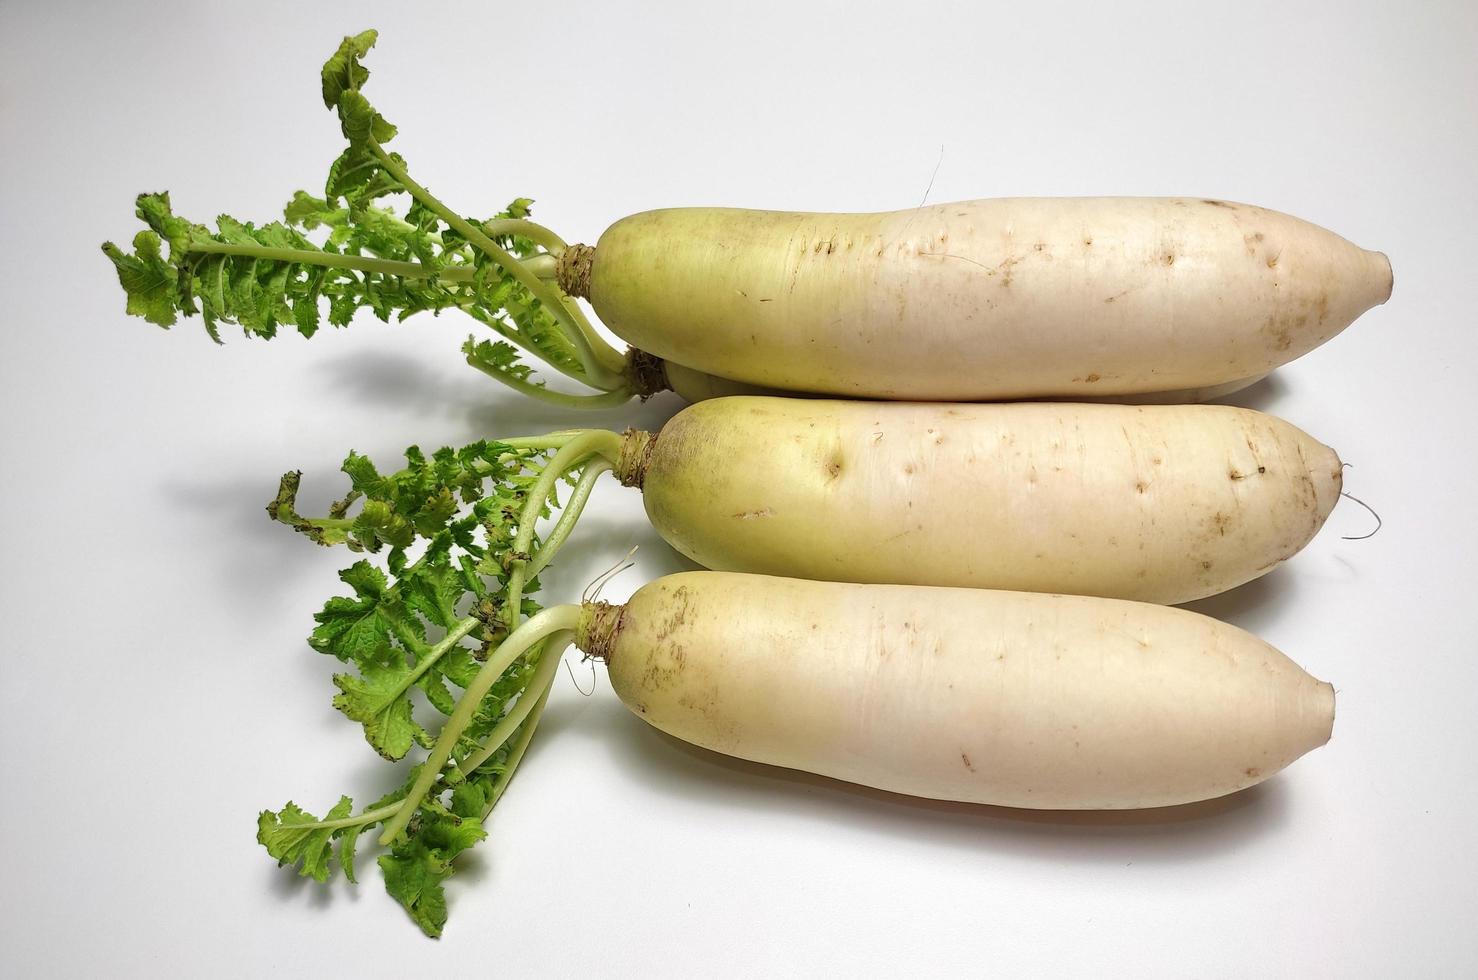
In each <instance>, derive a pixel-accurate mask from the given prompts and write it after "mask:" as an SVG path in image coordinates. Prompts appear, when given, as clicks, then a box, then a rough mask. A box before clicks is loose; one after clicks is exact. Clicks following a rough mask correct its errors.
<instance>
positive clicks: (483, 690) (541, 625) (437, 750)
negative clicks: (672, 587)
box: [380, 605, 581, 844]
mask: <svg viewBox="0 0 1478 980" xmlns="http://www.w3.org/2000/svg"><path fill="white" fill-rule="evenodd" d="M580 615H581V611H580V607H579V606H577V605H565V606H553V607H551V608H549V609H545V610H543V611H542V612H540V613H538V614H536V615H535V616H533V617H531V618H530V619H529V621H528V622H527V623H525V624H523V626H520V627H519V628H518V629H516V630H514V631H513V632H512V633H510V634H509V635H508V638H507V639H505V640H504V641H503V643H502V644H501V645H500V646H499V647H498V649H497V650H496V651H494V653H493V655H492V656H490V657H489V658H488V659H487V661H486V662H485V663H484V664H483V665H482V667H481V668H480V669H479V670H478V672H477V675H476V676H475V677H473V678H472V683H470V684H468V685H467V690H466V691H465V692H464V693H463V694H462V699H461V700H460V701H458V702H457V706H456V708H455V709H453V711H452V713H451V716H450V717H449V718H447V721H446V724H445V725H443V726H442V729H441V734H440V735H439V736H438V737H437V739H436V744H435V745H434V746H433V747H432V749H431V753H430V755H428V756H427V757H426V761H425V762H423V763H422V764H421V770H420V772H419V774H418V775H417V776H416V781H415V782H414V783H413V784H412V785H411V789H410V792H408V793H406V795H405V799H404V800H403V801H402V802H401V808H400V810H398V811H397V812H396V814H395V816H394V817H392V818H391V819H390V820H389V821H387V822H386V824H385V829H384V831H383V832H382V833H381V834H380V843H381V844H389V843H390V842H391V841H393V840H395V838H396V837H398V836H400V833H401V832H402V831H403V830H405V826H406V824H407V823H409V822H410V819H411V816H412V815H413V814H414V813H415V812H416V809H417V808H418V807H419V806H420V805H421V801H422V800H423V799H425V798H426V793H427V792H428V791H429V790H430V789H431V786H432V784H433V783H435V782H436V780H437V777H438V776H439V775H440V773H441V769H442V767H443V766H445V765H446V763H447V760H448V759H449V758H451V754H452V750H453V749H454V748H456V745H457V740H458V739H459V738H461V737H462V732H463V731H465V730H466V728H467V725H468V724H469V723H470V722H471V721H472V716H473V714H474V713H475V712H476V711H477V706H478V705H479V704H481V703H482V699H483V698H484V697H486V696H487V693H488V691H490V690H492V687H493V685H494V684H495V683H497V681H498V678H499V677H502V676H503V673H504V671H506V670H507V669H508V668H509V667H511V666H512V665H513V662H514V661H515V660H517V659H518V658H519V657H521V656H523V654H524V653H526V652H527V651H529V650H530V649H532V648H533V647H534V646H536V645H537V644H539V643H540V642H542V641H543V640H544V639H546V638H549V637H552V636H554V635H555V634H560V633H569V634H570V635H571V636H573V634H574V631H575V629H576V628H577V627H578V626H579V624H580ZM554 650H555V648H554V646H553V645H551V646H550V647H549V648H548V649H546V650H545V651H544V655H545V656H546V657H547V656H555V655H556V654H555V652H554ZM560 650H563V647H561V648H560Z"/></svg>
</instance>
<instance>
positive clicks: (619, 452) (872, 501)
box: [292, 397, 1341, 603]
mask: <svg viewBox="0 0 1478 980" xmlns="http://www.w3.org/2000/svg"><path fill="white" fill-rule="evenodd" d="M541 438H542V440H543V441H542V442H539V443H538V444H539V445H541V446H547V447H556V448H554V449H553V450H546V451H548V452H551V455H550V456H549V458H548V459H547V461H544V462H541V463H540V466H541V467H542V469H541V472H540V477H539V479H540V481H541V482H540V483H538V484H532V485H531V486H530V490H529V496H528V498H527V499H526V501H525V504H524V507H525V513H524V515H523V517H522V518H521V522H520V525H521V526H524V527H529V528H532V526H533V523H534V521H535V520H536V519H537V514H536V513H535V512H534V511H533V508H536V507H541V506H543V504H544V495H545V494H547V492H548V491H549V490H550V489H552V488H553V487H554V486H555V484H556V481H557V480H560V479H569V480H571V481H573V482H574V485H575V490H574V491H573V492H572V493H571V495H570V499H569V501H568V502H567V503H566V505H565V508H564V511H563V513H562V514H561V516H560V519H559V521H558V522H557V523H556V524H555V526H554V528H553V529H552V530H551V532H550V533H549V535H548V541H547V543H548V547H547V548H546V549H545V551H544V552H543V553H542V554H540V555H534V554H532V552H530V551H529V549H528V548H525V547H518V546H515V548H514V551H515V553H516V554H517V555H523V554H525V553H527V554H528V555H529V564H528V567H527V569H526V573H527V575H528V576H533V575H537V574H538V573H539V571H541V570H542V569H543V567H544V566H545V565H546V564H547V563H548V561H549V559H550V558H551V557H552V555H553V552H554V549H557V548H558V547H559V546H560V545H561V544H562V543H563V542H564V540H565V539H566V538H567V537H568V536H569V534H570V531H571V528H572V527H573V526H574V524H575V522H576V521H577V520H578V519H579V515H580V509H581V508H582V507H583V506H584V503H585V501H586V500H587V499H588V497H589V494H590V492H591V489H592V487H593V486H594V483H595V481H597V480H598V479H600V477H601V474H602V473H604V472H606V471H614V472H615V475H616V476H617V478H618V479H619V480H620V481H621V482H622V483H623V484H626V485H628V486H634V487H639V488H640V489H641V491H642V495H643V502H644V505H645V507H646V512H647V515H648V517H649V518H650V520H651V522H652V526H653V527H654V528H655V529H656V530H657V532H658V533H659V534H660V535H661V536H662V537H663V538H664V539H666V540H667V541H668V543H670V544H671V545H672V546H673V547H675V548H676V549H677V550H678V551H680V552H682V553H683V554H684V555H686V556H687V557H689V558H691V559H693V560H694V561H695V562H697V563H698V564H700V565H703V566H704V567H707V568H711V569H719V570H726V571H743V572H758V573H763V574H768V575H781V576H789V577H795V578H810V579H828V580H833V581H850V582H891V583H902V584H912V585H948V586H971V587H976V588H996V589H1010V590H1020V591H1031V592H1064V593H1075V594H1086V595H1099V596H1112V597H1117V598H1124V599H1138V600H1142V601H1148V602H1161V603H1180V602H1188V601H1190V600H1193V599H1199V598H1203V597H1205V596H1209V595H1213V594H1215V593H1218V592H1222V591H1224V590H1226V589H1230V588H1232V587H1234V586H1237V585H1241V584H1243V583H1244V582H1247V581H1249V580H1251V579H1253V578H1256V577H1257V576H1260V575H1263V574H1265V573H1267V572H1268V571H1270V570H1271V569H1273V568H1275V567H1276V566H1277V565H1278V564H1279V563H1280V562H1282V561H1284V560H1286V559H1288V558H1289V557H1291V556H1292V555H1294V554H1295V553H1296V552H1298V551H1299V550H1300V549H1301V548H1303V546H1304V545H1306V544H1307V543H1308V542H1309V540H1310V539H1311V538H1312V537H1313V536H1314V534H1315V533H1316V532H1317V531H1318V530H1319V528H1320V527H1321V526H1322V525H1323V523H1324V521H1325V518H1327V517H1328V515H1329V513H1330V511H1331V509H1332V508H1333V506H1334V504H1335V502H1336V500H1337V499H1338V496H1339V493H1340V487H1341V466H1340V461H1339V458H1338V456H1336V455H1335V453H1334V451H1333V450H1331V449H1329V448H1328V447H1326V446H1324V445H1321V444H1320V443H1319V442H1317V441H1315V440H1314V439H1312V438H1310V437H1309V436H1308V435H1306V434H1305V433H1303V432H1302V431H1300V430H1299V429H1297V428H1295V427H1294V426H1292V425H1290V424H1288V423H1287V422H1284V421H1283V420H1281V419H1278V418H1275V417H1273V416H1270V415H1265V414H1263V413H1261V412H1256V411H1253V410H1250V409H1242V408H1232V407H1229V406H1219V405H1173V406H1172V405H1156V406H1126V405H1083V404H1056V403H1050V402H1032V403H1021V404H941V403H899V402H851V401H827V400H805V399H793V398H756V397H734V398H718V399H712V400H709V401H704V402H700V403H698V404H696V405H691V406H688V407H687V408H685V409H684V410H683V411H681V412H679V413H678V414H677V415H676V416H674V417H673V418H672V419H670V420H669V421H668V422H667V423H666V425H664V426H663V427H662V429H661V431H660V432H658V433H656V434H652V433H647V432H641V431H636V430H628V431H627V432H625V433H623V434H620V435H618V434H617V433H614V432H608V431H603V430H585V431H580V430H575V431H570V432H564V433H557V434H553V435H550V436H545V437H541ZM513 442H515V443H516V444H517V445H519V446H528V445H533V444H534V442H533V441H530V440H513ZM298 522H301V523H298ZM292 523H297V526H301V527H303V529H305V530H307V531H309V532H310V533H311V532H314V531H315V529H316V527H317V525H315V524H314V522H312V521H304V520H303V519H302V518H300V517H298V516H297V515H296V514H294V517H293V521H292ZM515 560H516V561H517V560H520V559H517V558H516V559H515ZM523 574H524V572H521V571H520V569H519V567H518V566H517V565H515V567H514V568H513V575H514V576H515V580H517V578H518V577H519V576H521V575H523Z"/></svg>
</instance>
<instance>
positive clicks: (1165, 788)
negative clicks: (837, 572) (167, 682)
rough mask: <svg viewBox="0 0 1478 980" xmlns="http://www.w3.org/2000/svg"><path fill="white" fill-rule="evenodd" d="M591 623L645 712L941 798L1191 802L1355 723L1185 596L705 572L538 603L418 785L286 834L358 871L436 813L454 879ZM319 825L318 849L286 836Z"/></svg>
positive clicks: (1260, 646) (1052, 803)
mask: <svg viewBox="0 0 1478 980" xmlns="http://www.w3.org/2000/svg"><path fill="white" fill-rule="evenodd" d="M572 642H573V643H574V644H575V646H577V647H578V648H579V649H581V650H583V651H585V652H586V654H587V655H589V656H591V657H593V658H595V659H597V660H600V661H603V662H605V663H606V664H607V667H608V670H609V675H610V679H611V685H612V687H613V688H614V689H615V691H616V694H617V695H618V696H619V697H620V699H621V701H622V702H623V703H624V704H625V705H626V706H627V707H628V708H630V709H631V710H632V711H633V712H634V713H635V714H636V715H637V716H638V717H640V718H642V719H643V720H644V721H646V722H648V723H649V724H651V725H653V726H655V727H657V728H659V729H661V730H662V731H664V732H667V733H668V734H670V735H674V736H676V737H678V738H680V739H683V740H685V741H688V742H691V743H693V744H695V745H699V746H702V747H704V748H708V749H713V750H715V751H718V752H722V753H725V754H727V755H731V756H735V757H737V758H741V759H747V760H750V761H753V762H761V763H767V764H770V765H775V766H783V767H786V768H790V769H798V770H803V771H805V772H810V773H815V774H817V775H822V776H829V777H833V778H835V779H839V780H844V781H847V782H850V783H856V784H860V785H863V786H869V787H874V788H877V789H882V790H888V791H891V792H896V793H903V794H908V795H911V796H917V797H925V798H930V799H939V800H955V801H964V802H971V803H991V804H999V805H1004V806H1012V807H1030V808H1040V809H1071V810H1091V809H1125V808H1135V807H1157V806H1169V805H1174V804H1180V803H1189V802H1193V801H1197V800H1204V799H1209V798H1212V797H1217V796H1222V795H1224V794H1227V793H1232V792H1236V791H1237V790H1241V789H1244V788H1246V787H1248V786H1252V785H1254V784H1256V783H1258V782H1261V781H1262V780H1264V779H1267V778H1268V777H1269V776H1271V775H1273V774H1274V773H1276V772H1278V771H1279V770H1281V769H1283V768H1284V767H1286V766H1287V765H1289V764H1290V763H1291V762H1293V761H1294V760H1295V759H1297V758H1298V757H1299V756H1301V755H1303V754H1304V753H1306V752H1308V751H1310V750H1311V749H1314V748H1316V747H1318V746H1320V745H1323V744H1324V743H1325V742H1326V741H1327V740H1328V739H1329V736H1330V732H1331V728H1332V725H1333V721H1334V691H1333V688H1332V687H1331V686H1330V685H1328V684H1326V683H1322V682H1320V681H1318V680H1315V679H1314V678H1313V677H1311V676H1310V675H1309V674H1307V673H1305V672H1304V671H1303V670H1302V669H1301V668H1300V667H1298V665H1296V664H1295V663H1294V662H1293V661H1291V660H1289V659H1288V658H1287V657H1286V656H1284V655H1283V654H1282V653H1280V652H1279V651H1277V650H1276V649H1274V648H1273V647H1271V646H1269V645H1268V644H1266V643H1264V642H1263V641H1261V640H1259V639H1257V638H1256V637H1254V636H1252V635H1251V634H1248V633H1246V632H1244V631H1242V630H1240V629H1237V628H1236V627H1233V626H1229V625H1226V624H1224V623H1220V622H1218V621H1216V620H1213V619H1211V618H1209V617H1206V616H1202V615H1199V614H1196V613H1192V612H1188V611H1185V610H1180V609H1174V608H1169V607H1164V606H1155V605H1150V604H1145V603H1136V602H1127V601H1123V600H1114V599H1100V598H1090V597H1082V596H1056V595H1039V594H1029V593H1018V592H996V591H987V590H976V589H948V588H934V587H926V586H897V585H857V584H839V583H832V582H811V581H798V580H792V579H783V578H773V577H768V576H759V575H743V574H735V573H724V572H687V573H681V574H676V575H670V576H667V577H665V578H661V579H658V580H657V581H655V582H652V583H650V584H648V585H646V586H644V587H642V588H641V589H640V590H638V591H637V593H636V594H635V595H633V596H632V597H631V599H630V600H629V601H627V602H626V603H625V604H624V605H620V606H610V605H606V604H604V603H585V604H582V605H566V606H556V607H553V608H549V609H545V610H543V611H542V612H540V613H538V614H537V615H535V616H534V617H532V618H531V619H529V620H528V621H527V622H526V623H525V624H524V625H523V626H521V627H520V628H519V629H517V630H516V631H514V632H513V633H512V634H511V635H509V636H508V638H507V639H506V640H504V641H503V643H502V644H501V645H500V646H499V647H498V648H497V650H496V651H495V652H494V653H492V654H491V655H490V656H489V657H488V659H487V661H486V662H485V664H484V665H483V667H482V668H481V670H480V671H479V673H478V675H477V677H476V678H475V679H474V680H473V681H472V682H471V683H470V684H469V686H468V688H467V692H466V694H465V695H464V696H463V699H462V701H461V703H460V704H458V706H457V708H456V710H455V711H454V712H453V713H452V715H451V717H450V718H449V719H448V721H447V723H446V725H445V727H444V728H443V729H442V731H441V733H440V736H439V737H438V738H437V740H436V743H435V745H434V746H433V747H432V748H431V750H430V753H429V755H428V757H427V759H426V761H425V762H424V763H422V764H421V765H420V766H419V767H418V769H417V770H416V774H415V776H414V777H413V779H412V781H411V783H410V784H409V786H408V787H406V788H403V789H402V790H400V791H398V792H397V793H396V794H392V796H393V798H387V801H384V802H381V803H380V804H377V805H374V806H371V807H369V808H367V809H366V810H364V811H363V812H361V813H359V814H354V813H353V812H352V805H351V804H350V803H349V801H348V799H347V798H344V799H343V800H341V802H340V806H339V808H337V810H336V812H334V813H333V814H332V815H331V816H329V817H327V818H325V819H323V820H318V819H316V818H313V817H311V815H308V814H305V813H303V812H302V811H301V810H297V809H296V808H294V810H293V813H292V817H293V820H294V822H293V823H291V824H286V823H285V822H284V821H283V820H282V817H281V815H280V814H275V813H271V812H268V813H264V814H263V815H262V818H261V839H262V841H263V843H264V844H266V845H267V847H268V850H269V851H270V852H271V853H273V855H274V856H275V857H277V858H278V859H279V860H280V861H282V862H284V863H296V862H297V861H299V860H303V859H304V858H305V857H306V858H307V861H309V862H311V863H312V867H313V869H314V871H315V873H319V875H320V876H321V877H326V876H327V874H328V873H329V866H330V865H329V862H330V859H331V853H330V848H331V846H332V844H333V842H334V841H335V840H336V839H343V840H344V841H345V842H346V844H347V846H348V847H349V848H350V866H351V867H352V860H353V850H352V849H353V846H354V844H353V842H354V841H356V840H357V839H358V837H359V835H360V834H362V833H363V832H364V831H365V830H367V829H369V828H370V827H372V826H375V825H383V829H382V831H381V833H380V835H379V842H380V843H381V844H382V845H385V846H388V847H391V848H392V852H391V853H392V854H397V853H401V852H403V851H404V850H405V843H404V842H405V840H406V836H405V835H406V833H407V831H408V828H409V829H410V830H411V832H413V833H416V834H419V835H424V833H425V832H424V830H423V829H422V828H421V826H420V825H419V824H413V819H416V820H424V819H426V818H425V817H424V815H425V814H427V813H430V814H432V817H431V819H433V820H436V821H440V826H441V830H440V831H439V836H438V837H437V838H436V839H437V840H439V841H448V842H450V843H447V844H446V846H445V847H443V848H441V849H440V850H436V849H434V848H433V851H434V859H433V860H434V861H435V868H436V869H437V872H438V873H440V874H441V876H442V877H444V876H445V872H447V871H449V861H450V857H448V856H447V855H448V853H450V854H451V856H455V853H456V851H457V850H460V849H462V848H463V847H465V846H470V843H471V842H474V841H475V840H477V839H480V838H481V837H482V836H483V831H482V827H481V817H482V816H483V815H485V813H486V810H484V809H480V807H482V806H483V803H484V801H483V799H482V797H480V796H479V797H477V798H476V799H474V800H473V801H472V802H471V803H470V804H468V803H467V802H466V801H464V802H463V805H462V806H461V809H460V810H459V809H458V802H457V787H458V786H460V785H463V783H462V780H463V779H464V778H465V776H464V774H465V773H474V774H475V773H476V771H477V768H478V766H479V765H481V763H482V760H484V759H486V758H487V757H488V756H489V754H490V753H492V752H494V751H497V750H499V749H500V748H501V747H502V741H501V740H506V739H508V738H510V737H511V736H512V735H513V733H515V732H517V731H518V730H519V729H520V726H524V725H525V722H526V720H527V719H528V717H529V716H530V715H531V714H533V715H534V716H535V717H536V716H537V712H539V711H540V710H542V707H543V704H544V702H545V699H546V698H547V696H548V690H549V685H550V684H551V683H552V681H553V678H554V676H555V672H556V666H557V664H558V663H559V661H560V659H561V652H562V651H563V649H564V648H565V646H566V645H567V644H569V643H572ZM519 663H525V664H526V669H527V670H528V671H529V673H528V674H527V676H529V677H530V678H531V679H530V680H529V681H528V683H527V685H526V686H525V687H523V689H522V691H521V693H519V694H518V695H517V700H516V701H515V707H514V709H512V710H511V711H510V712H509V716H510V717H509V720H508V721H507V722H506V723H500V724H498V725H497V726H496V727H495V728H493V729H492V731H491V732H490V733H489V734H488V735H487V736H486V737H485V738H484V739H483V740H482V741H481V742H469V741H468V740H467V739H466V738H465V737H464V733H465V726H466V725H467V724H468V723H469V722H471V721H472V719H473V718H474V715H475V714H476V713H477V710H478V706H479V704H480V699H481V698H482V696H483V694H484V693H485V692H487V691H489V690H491V689H492V687H493V686H494V684H495V683H496V682H497V681H498V679H499V678H500V677H501V676H502V675H503V672H504V671H506V670H508V669H510V668H511V667H513V666H514V665H515V664H519ZM483 730H484V731H486V730H487V729H486V728H484V729H483ZM525 744H526V743H525ZM519 754H520V756H521V754H522V750H521V749H520V753H519ZM459 760H460V761H459ZM448 796H450V802H443V801H444V799H445V798H446V797H448ZM459 813H460V814H461V815H460V816H459ZM306 838H311V839H312V840H313V841H314V845H313V848H312V850H311V853H309V854H307V855H303V854H300V853H298V852H294V851H292V850H290V849H289V848H287V847H286V846H285V845H284V844H283V841H284V839H286V840H289V841H298V840H303V839H306ZM397 848H398V849H399V850H396V849H397ZM340 861H341V863H342V862H343V858H342V853H341V855H340ZM382 863H383V862H382ZM392 872H394V873H395V874H397V875H398V874H400V868H399V866H398V865H395V864H392V865H391V866H390V868H387V870H386V878H387V884H388V885H390V887H391V888H392V891H394V890H395V888H396V887H397V885H400V884H401V883H400V882H398V881H396V882H392V880H391V875H392ZM305 873H307V870H306V867H305ZM439 881H440V878H437V879H436V880H435V882H434V883H435V884H436V885H437V891H436V913H437V915H438V916H439V918H438V920H437V921H436V922H435V928H434V929H430V928H427V926H426V923H425V922H424V921H422V920H421V917H420V916H418V921H422V927H423V928H427V931H428V932H430V933H432V934H438V933H439V932H440V928H441V925H442V923H444V921H445V902H444V899H443V898H442V897H441V895H440V891H439ZM408 908H410V909H411V911H412V914H413V915H416V914H417V911H418V910H417V907H416V905H414V904H410V905H408Z"/></svg>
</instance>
